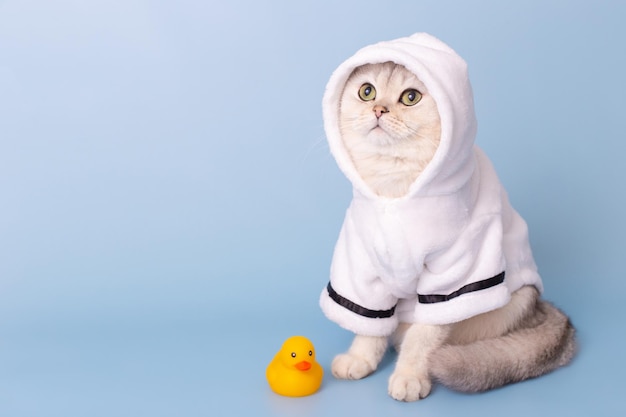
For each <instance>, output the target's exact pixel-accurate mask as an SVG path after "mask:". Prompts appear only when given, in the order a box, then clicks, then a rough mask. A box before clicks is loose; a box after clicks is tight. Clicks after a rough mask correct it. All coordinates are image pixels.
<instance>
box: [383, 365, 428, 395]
mask: <svg viewBox="0 0 626 417" xmlns="http://www.w3.org/2000/svg"><path fill="white" fill-rule="evenodd" d="M431 386H432V385H431V382H430V379H428V378H420V377H419V376H417V375H412V374H404V373H399V372H394V373H393V374H392V375H391V378H389V395H390V396H391V397H392V398H393V399H394V400H398V401H417V400H419V399H422V398H426V396H427V395H428V394H430V389H431Z"/></svg>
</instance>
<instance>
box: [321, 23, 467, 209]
mask: <svg viewBox="0 0 626 417" xmlns="http://www.w3.org/2000/svg"><path fill="white" fill-rule="evenodd" d="M389 61H391V62H394V63H396V64H400V65H402V66H404V67H405V68H407V69H408V70H409V71H411V72H413V73H414V74H415V75H416V76H417V78H418V79H420V80H421V81H422V82H423V83H424V85H425V86H426V88H427V89H428V92H429V94H430V95H431V96H432V97H433V99H434V100H435V102H436V104H437V108H438V111H439V115H440V119H441V140H440V144H439V147H438V149H437V151H436V153H435V156H434V158H433V159H432V161H431V162H430V163H429V164H428V166H427V167H426V169H425V170H424V171H423V172H422V173H421V174H420V176H419V177H418V178H417V179H416V180H415V182H414V183H413V184H412V186H411V187H410V189H409V192H408V194H407V195H406V196H404V197H401V198H411V197H419V196H435V195H445V194H450V193H453V192H456V191H458V190H459V189H460V188H461V187H463V186H464V185H465V184H466V183H467V181H468V180H469V178H470V176H471V175H472V171H473V169H474V161H473V158H472V146H473V143H474V138H475V136H476V117H475V114H474V103H473V98H472V97H473V96H472V88H471V85H470V82H469V78H468V73H467V64H466V63H465V61H464V60H463V59H462V58H461V57H460V56H459V55H457V53H456V52H454V51H453V50H452V49H451V48H450V47H448V46H447V45H446V44H444V43H443V42H441V41H440V40H438V39H436V38H434V37H433V36H431V35H429V34H426V33H417V34H415V35H412V36H410V37H405V38H400V39H396V40H392V41H387V42H380V43H377V44H374V45H370V46H367V47H365V48H363V49H361V50H359V51H358V52H357V53H356V54H354V55H353V56H352V57H351V58H349V59H347V60H346V61H344V62H343V63H342V64H341V65H339V67H338V68H337V69H336V70H335V71H334V72H333V74H332V76H331V77H330V80H329V81H328V84H327V86H326V91H325V94H324V98H323V102H322V108H323V115H324V128H325V131H326V137H327V139H328V143H329V145H330V150H331V153H332V154H333V156H334V157H335V160H336V161H337V164H338V165H339V168H340V169H341V170H342V171H343V173H344V175H346V177H347V178H348V179H349V180H350V181H351V182H352V185H353V187H354V190H355V193H359V194H361V195H362V196H364V197H368V198H373V199H377V198H381V197H378V196H377V195H376V194H375V193H374V192H373V191H372V190H371V189H370V188H369V186H367V184H366V183H365V182H364V181H363V179H362V178H361V177H360V175H359V174H358V173H357V171H356V169H355V167H354V164H353V162H352V160H351V158H350V156H349V154H348V152H347V150H346V148H345V146H344V144H343V141H342V139H341V133H340V130H339V105H340V99H341V95H342V92H343V88H344V85H345V83H346V81H347V80H348V78H349V76H350V75H351V74H352V72H353V71H354V69H355V68H357V67H359V66H362V65H365V64H376V63H383V62H389Z"/></svg>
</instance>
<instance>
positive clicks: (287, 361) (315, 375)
mask: <svg viewBox="0 0 626 417" xmlns="http://www.w3.org/2000/svg"><path fill="white" fill-rule="evenodd" d="M323 376H324V369H322V367H321V365H320V364H319V363H317V362H315V348H314V347H313V343H311V341H310V340H309V339H307V338H306V337H304V336H293V337H290V338H289V339H287V340H285V343H283V346H282V347H281V348H280V350H279V351H278V353H276V355H275V356H274V359H272V361H271V362H270V364H269V365H268V366H267V369H266V370H265V377H266V378H267V382H268V383H269V384H270V388H271V389H272V391H274V392H275V393H277V394H280V395H285V396H288V397H304V396H305V395H311V394H313V393H314V392H316V391H317V390H318V389H319V387H320V385H322V378H323Z"/></svg>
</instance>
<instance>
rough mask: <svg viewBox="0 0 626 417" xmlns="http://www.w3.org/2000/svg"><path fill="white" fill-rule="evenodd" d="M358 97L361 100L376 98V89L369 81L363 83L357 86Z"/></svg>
mask: <svg viewBox="0 0 626 417" xmlns="http://www.w3.org/2000/svg"><path fill="white" fill-rule="evenodd" d="M359 97H360V98H361V100H363V101H371V100H374V99H375V98H376V89H375V88H374V86H373V85H372V84H370V83H365V84H363V85H362V86H361V88H359Z"/></svg>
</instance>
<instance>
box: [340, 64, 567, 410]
mask: <svg viewBox="0 0 626 417" xmlns="http://www.w3.org/2000/svg"><path fill="white" fill-rule="evenodd" d="M338 124H339V130H340V132H341V137H342V140H343V145H344V146H345V149H346V151H347V154H348V155H349V157H350V159H351V161H352V163H353V165H354V167H355V169H356V171H357V173H358V174H359V175H360V177H361V178H362V179H363V181H364V182H365V183H366V184H367V186H369V188H370V189H371V190H372V191H373V192H374V193H375V194H376V195H378V196H380V197H384V198H390V199H397V198H402V197H403V196H404V195H406V194H407V192H408V191H409V188H410V187H411V185H412V184H413V183H415V181H416V180H417V179H418V177H419V176H420V175H421V174H422V173H423V172H424V170H425V169H426V168H427V167H428V164H429V162H431V160H432V159H433V157H434V155H435V154H436V151H437V148H438V147H439V144H440V137H441V120H440V115H439V112H438V107H437V103H436V102H435V100H434V98H433V96H431V95H430V94H429V91H428V89H427V88H426V86H425V85H424V83H423V82H421V81H420V80H419V79H418V78H417V76H416V75H415V74H414V73H412V72H411V71H409V70H407V69H406V68H405V67H403V66H402V65H399V64H395V63H393V62H384V63H380V64H365V65H362V66H359V67H357V68H356V69H355V70H354V71H353V72H352V73H351V75H350V76H349V77H348V79H347V81H346V83H345V86H344V88H343V92H342V93H341V96H340V99H339V115H338ZM329 292H330V290H329ZM574 333H575V330H574V327H573V326H572V324H571V323H570V320H569V319H568V317H567V316H565V315H564V314H563V313H562V312H561V311H560V310H558V309H557V308H555V307H554V306H552V305H551V304H549V303H548V302H546V301H544V300H542V299H540V296H539V291H538V290H537V289H536V288H535V287H534V286H530V285H526V286H522V287H521V288H519V289H517V290H516V291H515V292H514V293H513V294H512V296H511V299H510V301H509V302H508V304H506V305H505V306H503V307H500V308H497V309H495V310H492V311H489V312H486V313H482V314H478V315H476V316H473V317H471V318H467V319H464V320H462V321H459V322H456V323H452V324H441V325H432V324H419V323H401V324H400V325H399V326H398V327H397V329H396V330H395V332H394V333H393V335H392V336H391V337H390V338H389V337H387V336H371V335H359V334H357V335H356V336H355V337H354V340H353V342H352V345H351V346H350V348H349V350H348V351H347V352H346V353H343V354H339V355H337V356H336V357H335V358H334V360H333V362H332V365H331V369H332V373H333V375H334V376H335V377H336V378H341V379H360V378H363V377H366V376H367V375H369V374H371V373H372V372H374V371H375V370H376V368H377V366H378V365H379V363H380V361H381V360H382V358H383V355H384V354H385V352H386V350H387V348H388V343H389V339H391V341H392V344H393V346H394V347H395V349H396V351H397V352H398V358H397V362H396V365H395V370H394V371H393V373H392V375H391V377H390V379H389V383H388V392H389V395H390V396H391V397H393V398H394V399H396V400H401V401H415V400H418V399H421V398H424V397H426V396H427V395H428V394H429V393H430V391H431V387H432V382H433V381H438V382H440V383H442V384H443V385H445V386H448V387H450V388H453V389H456V390H459V391H463V392H477V391H484V390H488V389H492V388H495V387H499V386H502V385H505V384H508V383H511V382H516V381H521V380H524V379H527V378H532V377H536V376H539V375H542V374H545V373H547V372H549V371H551V370H553V369H555V368H557V367H560V366H562V365H564V364H566V363H568V362H569V361H570V360H571V358H572V357H573V355H574V353H575V350H576V345H575V339H574Z"/></svg>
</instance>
